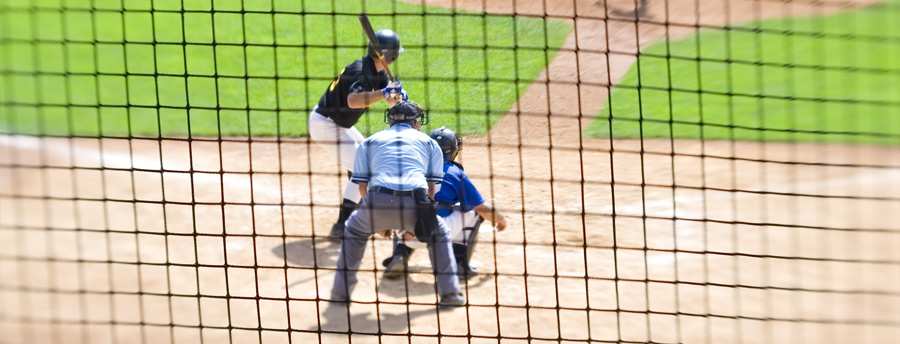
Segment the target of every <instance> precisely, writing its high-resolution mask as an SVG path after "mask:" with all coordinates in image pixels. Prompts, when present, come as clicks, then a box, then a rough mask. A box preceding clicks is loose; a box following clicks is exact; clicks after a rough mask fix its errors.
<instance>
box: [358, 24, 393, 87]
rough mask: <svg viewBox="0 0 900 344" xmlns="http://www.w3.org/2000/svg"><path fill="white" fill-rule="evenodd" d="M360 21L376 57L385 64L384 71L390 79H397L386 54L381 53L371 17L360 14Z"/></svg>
mask: <svg viewBox="0 0 900 344" xmlns="http://www.w3.org/2000/svg"><path fill="white" fill-rule="evenodd" d="M359 23H360V24H361V25H362V28H363V32H365V33H366V37H369V45H371V46H372V49H374V50H375V55H376V58H378V59H379V60H381V64H382V65H383V66H384V71H385V72H387V75H388V80H390V81H392V82H393V81H395V80H396V79H394V74H392V73H391V69H390V68H388V64H387V61H385V60H384V55H382V54H381V45H380V44H378V39H377V38H375V31H374V30H372V23H369V17H368V16H366V14H365V13H360V14H359Z"/></svg>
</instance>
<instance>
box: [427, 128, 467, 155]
mask: <svg viewBox="0 0 900 344" xmlns="http://www.w3.org/2000/svg"><path fill="white" fill-rule="evenodd" d="M431 138H432V139H434V140H435V141H437V143H438V145H439V146H441V151H442V152H443V153H444V162H451V161H453V159H456V155H457V154H459V150H460V149H462V137H459V136H456V133H454V132H453V130H450V129H447V128H446V127H440V128H437V129H435V130H433V131H432V132H431Z"/></svg>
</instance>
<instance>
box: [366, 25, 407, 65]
mask: <svg viewBox="0 0 900 344" xmlns="http://www.w3.org/2000/svg"><path fill="white" fill-rule="evenodd" d="M375 39H377V40H378V45H380V46H381V55H382V56H384V61H385V62H387V63H388V64H390V63H393V62H394V61H396V60H397V56H399V55H400V53H402V52H403V46H402V45H400V36H397V33H396V32H394V31H393V30H388V29H384V30H378V31H375ZM369 56H371V57H378V55H377V54H375V49H372V45H371V44H370V45H369Z"/></svg>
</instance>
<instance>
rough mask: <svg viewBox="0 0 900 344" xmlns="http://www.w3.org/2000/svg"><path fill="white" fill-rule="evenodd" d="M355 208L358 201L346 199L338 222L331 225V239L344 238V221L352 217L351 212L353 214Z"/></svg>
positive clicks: (329, 234) (329, 236)
mask: <svg viewBox="0 0 900 344" xmlns="http://www.w3.org/2000/svg"><path fill="white" fill-rule="evenodd" d="M354 210H356V202H353V201H351V200H348V199H344V202H343V203H342V204H341V212H340V214H338V219H337V222H335V223H334V225H333V226H331V232H329V233H328V238H329V239H331V240H336V241H339V240H341V239H343V238H344V223H345V222H347V219H348V218H350V214H353V211H354Z"/></svg>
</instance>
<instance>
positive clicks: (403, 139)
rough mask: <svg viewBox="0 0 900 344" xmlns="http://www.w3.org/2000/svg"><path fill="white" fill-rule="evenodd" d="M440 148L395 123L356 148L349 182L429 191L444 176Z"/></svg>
mask: <svg viewBox="0 0 900 344" xmlns="http://www.w3.org/2000/svg"><path fill="white" fill-rule="evenodd" d="M443 165H444V156H443V153H441V147H440V146H438V144H437V142H435V141H434V140H432V139H431V137H429V136H428V135H426V134H425V133H422V132H420V131H418V130H416V129H413V127H411V126H409V125H408V124H404V123H398V124H394V125H393V126H391V127H390V128H388V129H385V130H382V131H379V132H377V133H375V134H373V135H372V136H370V137H369V138H368V139H366V140H365V141H363V143H362V144H361V145H359V148H357V149H356V160H355V161H354V164H353V178H351V180H352V181H354V182H356V183H359V182H365V183H369V189H371V188H372V187H374V186H381V187H385V188H388V189H393V190H398V191H410V190H413V189H417V188H426V189H427V188H428V182H429V181H431V182H435V183H440V182H441V180H442V178H443V177H444V169H443Z"/></svg>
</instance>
